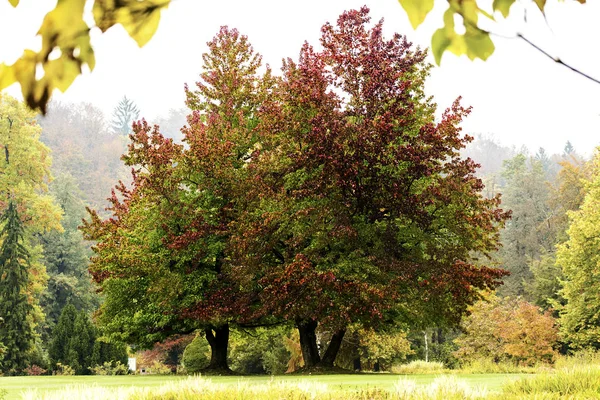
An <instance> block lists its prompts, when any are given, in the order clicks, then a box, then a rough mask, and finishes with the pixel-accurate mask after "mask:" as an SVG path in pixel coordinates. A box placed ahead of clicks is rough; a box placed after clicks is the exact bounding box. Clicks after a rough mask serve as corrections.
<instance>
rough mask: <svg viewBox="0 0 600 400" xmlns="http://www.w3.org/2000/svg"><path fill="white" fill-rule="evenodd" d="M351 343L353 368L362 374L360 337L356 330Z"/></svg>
mask: <svg viewBox="0 0 600 400" xmlns="http://www.w3.org/2000/svg"><path fill="white" fill-rule="evenodd" d="M350 343H351V344H352V367H353V369H354V371H355V372H360V371H362V363H361V362H360V347H359V345H360V336H359V335H358V330H356V329H355V330H354V332H353V333H352V340H351V341H350Z"/></svg>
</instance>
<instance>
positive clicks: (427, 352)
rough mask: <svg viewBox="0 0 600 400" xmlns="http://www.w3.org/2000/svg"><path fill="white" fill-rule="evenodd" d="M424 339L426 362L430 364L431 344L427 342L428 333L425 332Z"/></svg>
mask: <svg viewBox="0 0 600 400" xmlns="http://www.w3.org/2000/svg"><path fill="white" fill-rule="evenodd" d="M423 337H424V338H425V362H429V343H428V341H427V331H423Z"/></svg>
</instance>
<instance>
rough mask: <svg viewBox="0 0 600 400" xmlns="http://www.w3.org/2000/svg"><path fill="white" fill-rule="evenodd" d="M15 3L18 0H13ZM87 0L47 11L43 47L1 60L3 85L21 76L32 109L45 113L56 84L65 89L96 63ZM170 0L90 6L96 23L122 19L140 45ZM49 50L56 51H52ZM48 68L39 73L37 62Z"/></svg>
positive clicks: (100, 1)
mask: <svg viewBox="0 0 600 400" xmlns="http://www.w3.org/2000/svg"><path fill="white" fill-rule="evenodd" d="M9 1H10V3H11V4H12V5H13V6H15V7H16V6H17V4H18V3H19V1H18V0H9ZM88 3H92V2H91V1H87V0H61V1H59V2H57V4H56V6H55V8H54V9H53V10H51V11H50V12H48V14H46V16H45V17H44V20H43V22H42V25H41V26H40V29H39V31H38V35H39V36H40V37H41V41H42V47H41V50H39V51H34V50H29V49H27V50H25V51H24V52H23V55H22V56H21V57H20V58H19V59H18V60H17V61H16V62H15V63H14V64H12V65H7V64H4V63H2V64H0V90H1V89H4V88H6V87H8V86H10V85H11V84H13V83H15V82H18V83H19V84H20V85H21V91H22V93H23V98H24V99H25V100H26V101H27V104H28V105H29V107H31V108H32V109H39V110H40V111H41V112H42V113H44V114H45V112H46V106H47V103H48V101H49V100H50V96H51V95H52V92H53V91H54V89H59V90H60V91H62V92H64V91H65V90H66V89H67V88H68V87H69V86H70V85H71V84H72V83H73V81H74V80H75V78H76V77H77V76H78V75H79V74H81V73H82V67H84V66H87V67H88V68H89V69H90V70H93V69H94V66H95V65H96V58H95V55H94V50H93V48H92V46H91V41H90V30H91V27H90V26H89V25H88V23H87V22H86V20H85V18H84V9H85V8H86V5H87V4H88ZM169 3H170V0H143V1H138V0H125V1H117V2H115V1H111V0H94V1H93V6H92V12H93V15H94V21H95V23H96V26H97V27H98V28H99V29H100V30H101V31H102V32H105V31H106V30H107V29H109V28H111V27H112V26H114V25H116V24H120V25H122V27H123V28H124V29H125V31H127V33H128V34H129V36H131V38H132V39H134V40H135V41H136V42H137V44H138V45H139V46H140V47H141V46H143V45H144V44H146V42H148V40H150V38H152V36H153V35H154V33H155V32H156V29H157V27H158V22H159V20H160V13H161V11H162V9H164V8H166V7H167V6H168V5H169ZM50 54H53V55H54V54H58V57H51V56H50ZM40 66H41V68H43V71H44V74H43V75H42V76H41V77H38V76H36V73H37V70H38V67H40Z"/></svg>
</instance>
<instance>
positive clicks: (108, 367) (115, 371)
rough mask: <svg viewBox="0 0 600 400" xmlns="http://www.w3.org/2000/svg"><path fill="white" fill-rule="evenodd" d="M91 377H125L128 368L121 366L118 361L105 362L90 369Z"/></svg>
mask: <svg viewBox="0 0 600 400" xmlns="http://www.w3.org/2000/svg"><path fill="white" fill-rule="evenodd" d="M91 370H92V374H93V375H127V374H128V373H129V367H128V366H127V365H123V364H121V362H120V361H114V362H112V361H106V362H105V363H104V364H102V365H96V366H95V367H92V368H91Z"/></svg>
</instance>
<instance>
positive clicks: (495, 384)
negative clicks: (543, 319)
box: [0, 374, 521, 400]
mask: <svg viewBox="0 0 600 400" xmlns="http://www.w3.org/2000/svg"><path fill="white" fill-rule="evenodd" d="M453 376H455V377H456V378H459V379H461V380H464V381H466V382H467V383H468V384H469V385H470V386H479V387H484V388H486V389H487V390H488V391H499V390H500V389H501V387H502V386H503V385H504V384H505V383H507V382H510V381H513V380H515V379H517V378H518V377H520V376H521V375H519V374H466V375H463V374H453ZM436 377H438V375H433V374H426V375H395V374H359V375H314V376H311V375H283V376H275V377H273V378H272V377H270V376H252V377H230V376H227V377H210V378H209V379H210V380H211V381H212V382H214V383H219V384H228V385H231V386H232V387H233V386H236V385H238V383H239V382H240V381H242V382H244V383H245V384H249V385H254V384H264V383H268V382H271V381H272V380H274V381H276V382H286V383H295V382H300V381H309V382H314V383H320V384H326V385H327V386H328V388H329V389H330V390H336V391H337V390H339V391H356V390H368V389H374V388H377V389H383V390H392V389H393V388H394V384H396V383H398V381H399V380H401V379H407V380H412V381H415V382H416V384H417V385H426V384H430V383H431V382H433V380H434V379H435V378H436ZM181 379H187V377H182V376H159V375H153V376H148V375H147V376H37V377H35V376H28V377H0V388H4V389H7V390H8V396H7V397H6V400H17V399H20V398H21V393H22V392H24V391H25V390H28V389H37V390H38V392H46V391H53V390H61V389H64V388H66V387H67V386H80V385H86V386H88V385H90V386H94V385H95V386H101V387H107V388H116V387H157V386H160V385H164V384H165V383H167V382H172V381H177V380H181ZM73 400H76V399H73Z"/></svg>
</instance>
